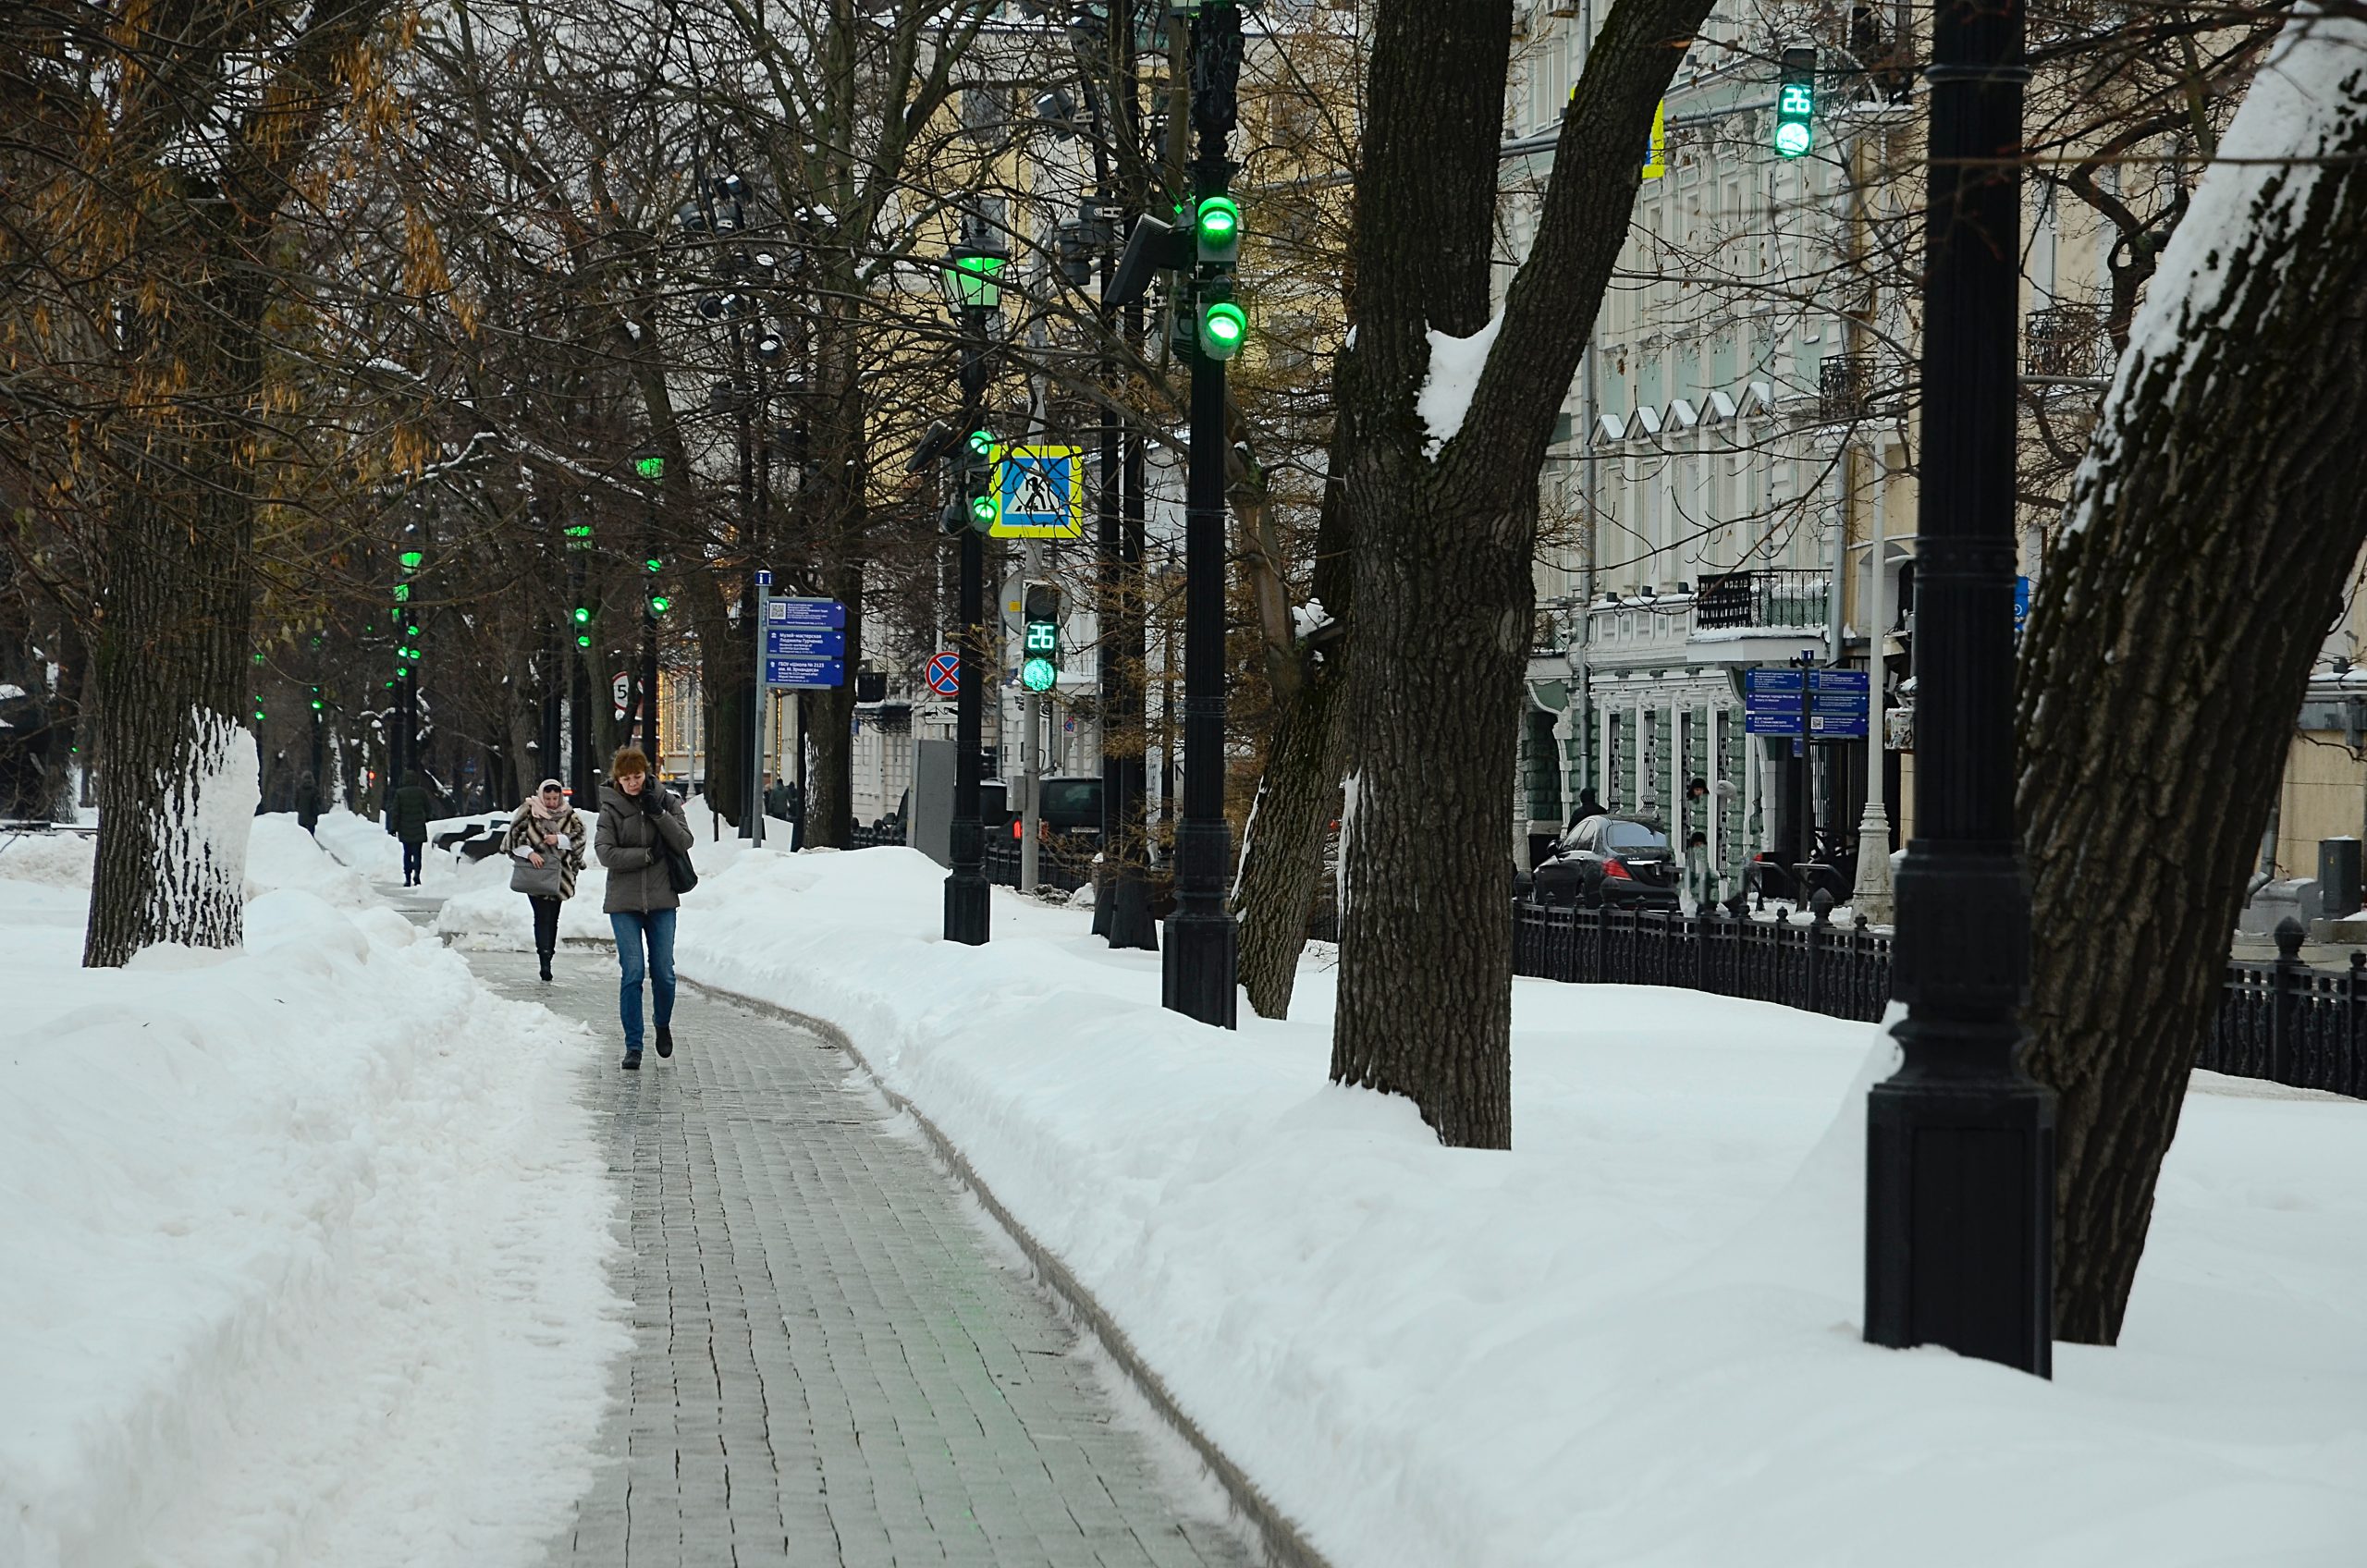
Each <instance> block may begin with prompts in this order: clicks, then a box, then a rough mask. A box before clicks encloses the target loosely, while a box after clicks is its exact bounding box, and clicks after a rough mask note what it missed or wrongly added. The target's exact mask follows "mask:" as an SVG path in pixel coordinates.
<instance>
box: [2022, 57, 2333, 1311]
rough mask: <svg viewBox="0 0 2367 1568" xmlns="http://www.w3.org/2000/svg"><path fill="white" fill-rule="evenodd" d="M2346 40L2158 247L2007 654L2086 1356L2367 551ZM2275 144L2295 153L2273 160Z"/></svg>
mask: <svg viewBox="0 0 2367 1568" xmlns="http://www.w3.org/2000/svg"><path fill="white" fill-rule="evenodd" d="M2361 43H2367V26H2362V25H2361V23H2359V22H2356V21H2329V20H2326V19H2324V18H2301V19H2298V20H2297V21H2295V22H2294V23H2293V24H2292V26H2291V27H2290V28H2289V29H2288V31H2287V34H2286V40H2285V43H2283V44H2281V45H2280V48H2281V50H2282V56H2281V58H2279V59H2277V60H2275V61H2273V62H2272V63H2271V64H2270V65H2268V66H2267V67H2263V70H2262V71H2261V73H2260V76H2259V78H2258V80H2257V81H2256V82H2255V84H2254V85H2253V87H2252V89H2251V95H2250V99H2249V100H2248V101H2247V102H2246V104H2244V106H2243V108H2242V110H2241V111H2240V112H2239V114H2238V117H2237V119H2236V122H2235V125H2234V127H2233V128H2232V129H2231V130H2230V131H2229V134H2228V136H2227V139H2226V153H2227V155H2228V157H2229V158H2230V159H2233V160H2258V161H2256V162H2250V163H2247V162H2242V161H2237V162H2231V163H2229V164H2226V165H2219V166H2216V167H2214V168H2213V169H2212V170H2211V171H2210V172H2209V174H2207V175H2206V176H2205V177H2204V179H2203V182H2202V184H2201V188H2200V190H2198V192H2197V194H2196V200H2195V204H2194V207H2193V209H2192V210H2191V212H2189V214H2188V216H2187V218H2186V220H2185V222H2184V223H2183V224H2182V225H2181V226H2180V227H2179V229H2178V231H2177V236H2176V237H2175V238H2174V239H2173V240H2172V241H2171V244H2170V248H2169V250H2168V251H2166V252H2165V255H2164V258H2163V263H2162V268H2161V272H2160V275H2159V276H2158V278H2157V279H2156V282H2155V286H2154V290H2153V293H2152V296H2151V298H2150V299H2149V300H2147V301H2146V303H2145V306H2144V308H2143V310H2142V311H2141V312H2140V315H2139V317H2138V321H2137V325H2136V328H2135V331H2134V333H2133V335H2132V346H2131V348H2130V349H2129V352H2128V359H2127V360H2126V361H2125V362H2124V363H2123V364H2122V366H2121V369H2120V373H2119V374H2118V376H2117V378H2116V383H2115V385H2114V387H2113V391H2112V395H2111V397H2110V399H2109V401H2108V403H2107V406H2106V409H2105V412H2104V417H2103V423H2102V425H2101V427H2100V429H2099V431H2098V433H2097V435H2096V438H2095V447H2094V448H2093V450H2092V451H2091V455H2090V458H2089V461H2088V463H2087V465H2086V466H2085V467H2084V468H2083V469H2082V470H2081V472H2080V474H2079V479H2078V481H2077V482H2076V483H2075V485H2074V488H2073V493H2072V498H2071V502H2070V507H2069V513H2068V516H2069V519H2070V521H2069V522H2068V524H2067V527H2066V529H2065V531H2064V533H2063V538H2062V543H2061V544H2060V545H2057V546H2056V549H2055V553H2054V558H2053V559H2052V560H2051V561H2050V562H2049V563H2048V566H2047V570H2046V571H2045V573H2044V574H2043V576H2042V579H2041V584H2040V591H2039V597H2038V602H2037V604H2036V606H2034V608H2033V613H2032V619H2031V630H2030V641H2029V644H2028V646H2027V648H2026V650H2025V653H2024V656H2023V659H2022V664H2021V671H2020V685H2019V708H2020V711H2019V723H2020V741H2021V759H2022V760H2021V778H2020V782H2019V788H2018V791H2017V802H2016V803H2017V811H2018V813H2019V815H2020V818H2021V822H2022V825H2023V830H2024V837H2025V844H2026V849H2027V852H2028V855H2029V859H2030V870H2031V875H2032V883H2033V887H2032V892H2033V910H2034V914H2035V918H2036V925H2037V928H2038V929H2039V930H2040V931H2042V932H2044V933H2046V934H2047V935H2046V937H2045V939H2043V940H2042V941H2041V942H2039V943H2038V944H2037V947H2036V951H2035V953H2034V960H2035V962H2034V968H2033V974H2032V977H2031V997H2030V1007H2029V1011H2028V1013H2027V1020H2028V1023H2029V1024H2030V1029H2031V1032H2032V1035H2033V1036H2034V1039H2033V1044H2032V1046H2031V1048H2030V1059H2029V1062H2030V1071H2031V1072H2032V1073H2033V1074H2034V1075H2035V1076H2037V1077H2038V1078H2039V1079H2040V1080H2041V1081H2042V1082H2044V1083H2047V1084H2052V1085H2053V1086H2054V1091H2055V1093H2056V1095H2057V1096H2059V1099H2058V1108H2057V1123H2056V1128H2057V1131H2056V1147H2057V1158H2058V1162H2059V1163H2058V1166H2057V1200H2058V1201H2057V1216H2058V1217H2057V1220H2056V1225H2055V1253H2056V1258H2055V1275H2054V1278H2055V1336H2056V1337H2057V1338H2058V1339H2064V1340H2070V1341H2079V1342H2085V1343H2100V1344H2110V1343H2112V1342H2114V1341H2115V1340H2116V1338H2117V1337H2118V1335H2119V1332H2120V1325H2121V1318H2122V1315H2123V1313H2124V1312H2125V1310H2126V1309H2127V1306H2128V1292H2129V1289H2130V1286H2131V1284H2132V1283H2133V1281H2134V1280H2135V1278H2136V1271H2137V1264H2138V1259H2139V1256H2140V1254H2141V1253H2142V1251H2143V1249H2144V1244H2145V1233H2146V1229H2147V1225H2148V1223H2149V1221H2150V1219H2151V1217H2152V1204H2153V1189H2154V1183H2155V1181H2156V1179H2157V1178H2158V1177H2159V1175H2160V1171H2161V1165H2162V1158H2163V1156H2164V1155H2165V1153H2166V1152H2167V1151H2168V1148H2169V1145H2170V1139H2171V1136H2172V1134H2173V1133H2175V1132H2176V1130H2177V1118H2178V1110H2179V1105H2180V1102H2181V1099H2182V1097H2183V1096H2184V1094H2185V1092H2186V1086H2187V1077H2188V1073H2189V1070H2190V1069H2191V1068H2192V1066H2193V1063H2194V1060H2195V1056H2196V1053H2197V1052H2198V1051H2199V1050H2200V1049H2201V1045H2202V1042H2203V1040H2204V1039H2205V1038H2206V1037H2207V1035H2208V1032H2209V1030H2210V1027H2211V1023H2212V1019H2213V1016H2214V1011H2215V1009H2216V1007H2217V1004H2218V998H2219V992H2220V985H2221V975H2222V973H2223V971H2224V969H2225V966H2226V944H2227V932H2228V930H2229V928H2230V927H2231V926H2232V925H2234V924H2235V918H2236V912H2237V909H2238V906H2239V905H2240V903H2241V901H2242V897H2243V888H2244V882H2245V877H2246V875H2247V873H2248V871H2249V869H2250V863H2251V857H2252V851H2253V849H2254V847H2255V845H2256V844H2257V842H2258V839H2259V834H2260V829H2261V823H2262V821H2263V817H2264V816H2265V815H2266V813H2267V810H2268V806H2269V802H2270V800H2271V798H2272V795H2273V792H2274V790H2275V780H2276V778H2277V777H2278V774H2279V768H2280V764H2281V762H2282V759H2283V757H2284V755H2285V753H2286V749H2287V746H2288V745H2289V744H2290V743H2291V740H2292V732H2293V716H2294V713H2295V710H2296V708H2297V707H2298V705H2299V704H2300V699H2301V696H2302V693H2303V691H2304V689H2305V686H2306V683H2307V680H2308V677H2309V672H2310V668H2311V665H2312V661H2313V659H2314V658H2315V656H2316V655H2317V653H2318V650H2319V648H2320V645H2321V643H2322V642H2323V640H2324V635H2325V631H2326V629H2327V628H2328V627H2329V626H2330V625H2332V624H2333V623H2334V621H2335V619H2336V615H2337V614H2338V612H2339V610H2340V606H2341V591H2342V587H2343V584H2344V582H2346V581H2347V579H2348V577H2349V572H2350V570H2351V568H2352V566H2353V564H2354V563H2355V561H2356V560H2357V558H2358V556H2359V553H2360V549H2361V543H2362V537H2363V536H2367V513H2362V512H2361V509H2360V507H2359V496H2360V495H2361V493H2362V491H2367V439H2362V433H2361V429H2360V425H2361V414H2360V410H2361V408H2362V407H2367V312H2361V309H2360V307H2359V303H2358V301H2359V300H2360V299H2361V297H2362V293H2367V165H2362V164H2361V161H2360V160H2361V156H2362V155H2367V92H2362V86H2361V84H2362V80H2367V65H2362V63H2361V62H2362V61H2367V55H2362V54H2361V52H2360V46H2361ZM2294 156H2300V157H2302V158H2304V159H2310V158H2314V159H2318V160H2322V162H2319V163H2317V164H2314V165H2313V164H2312V163H2309V162H2301V163H2296V164H2292V165H2280V164H2278V163H2277V162H2275V160H2278V159H2281V158H2287V157H2294Z"/></svg>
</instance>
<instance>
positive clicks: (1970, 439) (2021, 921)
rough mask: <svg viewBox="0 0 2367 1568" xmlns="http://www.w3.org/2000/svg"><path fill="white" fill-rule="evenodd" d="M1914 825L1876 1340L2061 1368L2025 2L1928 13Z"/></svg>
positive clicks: (1871, 1195)
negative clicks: (2025, 551)
mask: <svg viewBox="0 0 2367 1568" xmlns="http://www.w3.org/2000/svg"><path fill="white" fill-rule="evenodd" d="M1925 74H1926V75H1927V77H1928V78H1929V80H1930V81H1931V85H1932V131H1931V148H1932V185H1931V208H1930V218H1929V241H1930V260H1929V263H1928V265H1927V268H1926V270H1925V273H1924V283H1923V389H1924V398H1925V408H1924V418H1923V454H1922V456H1923V484H1922V496H1923V501H1922V517H1921V521H1920V526H1919V535H1920V538H1919V552H1918V559H1917V563H1916V594H1917V598H1916V621H1917V625H1916V638H1915V668H1916V692H1917V701H1916V766H1915V827H1916V835H1915V839H1914V840H1913V842H1912V843H1911V844H1909V846H1908V848H1907V860H1906V862H1905V864H1904V865H1902V867H1901V868H1900V871H1899V875H1898V888H1897V898H1898V936H1897V940H1896V944H1895V948H1894V949H1893V950H1894V953H1895V962H1894V971H1893V973H1894V974H1895V986H1896V991H1897V995H1898V997H1899V999H1900V1000H1902V1001H1904V1002H1905V1003H1906V1004H1907V1018H1906V1020H1905V1022H1903V1023H1900V1024H1899V1025H1898V1027H1897V1031H1896V1033H1897V1038H1898V1041H1899V1044H1900V1047H1902V1050H1903V1052H1904V1055H1905V1064H1904V1065H1903V1066H1902V1067H1901V1068H1900V1070H1899V1072H1898V1073H1897V1075H1896V1076H1895V1077H1893V1078H1891V1079H1890V1080H1889V1081H1887V1082H1886V1083H1883V1084H1877V1085H1876V1086H1875V1087H1874V1090H1873V1092H1872V1094H1871V1096H1870V1098H1869V1102H1868V1105H1867V1147H1866V1338H1867V1339H1868V1340H1869V1341H1871V1342H1873V1343H1875V1344H1882V1345H1894V1346H1906V1345H1919V1344H1936V1345H1945V1346H1947V1347H1948V1348H1949V1349H1951V1350H1954V1351H1956V1353H1958V1354H1963V1355H1972V1356H1979V1357H1981V1358H1983V1359H1985V1360H1990V1361H1997V1362H2002V1363H2004V1364H2005V1365H2006V1366H2013V1367H2017V1368H2018V1369H2020V1370H2022V1371H2026V1372H2034V1373H2037V1374H2038V1375H2039V1376H2041V1377H2046V1376H2050V1375H2051V1372H2052V1366H2053V1343H2052V1340H2053V1335H2052V1327H2053V1314H2052V1295H2053V1285H2054V1280H2053V1275H2054V1256H2053V1254H2054V1097H2053V1096H2052V1095H2051V1094H2050V1093H2049V1092H2048V1091H2047V1090H2046V1089H2044V1088H2043V1087H2042V1086H2041V1085H2040V1084H2036V1083H2034V1082H2033V1081H2031V1079H2030V1077H2029V1076H2028V1075H2027V1074H2025V1073H2024V1072H2022V1070H2021V1066H2020V1056H2021V1049H2022V1044H2023V1039H2024V1036H2023V1034H2022V1029H2021V1025H2020V1023H2019V1021H2018V1010H2019V1008H2020V1006H2021V1004H2022V1002H2023V1000H2024V999H2025V997H2026V995H2027V993H2028V990H2029V977H2030V892H2029V888H2028V887H2027V885H2026V883H2025V881H2024V878H2023V874H2022V865H2021V859H2020V855H2019V852H2018V851H2017V840H2016V835H2015V829H2014V770H2013V762H2014V728H2013V711H2012V704H2013V678H2014V644H2013V624H2014V617H2013V579H2014V484H2015V466H2014V465H2015V445H2014V442H2015V386H2014V355H2015V346H2016V343H2017V340H2018V334H2017V330H2016V329H2017V321H2016V315H2017V304H2018V285H2019V280H2018V277H2017V261H2016V258H2017V256H2018V255H2019V253H2020V252H2019V249H2018V245H2017V231H2018V223H2019V205H2018V203H2019V202H2020V197H2021V185H2020V176H2019V172H2018V157H2019V153H2020V143H2021V134H2022V129H2021V126H2022V85H2023V83H2024V81H2025V80H2027V78H2028V75H2029V73H2028V71H2027V70H2026V69H2025V68H2024V67H2023V65H2022V4H2021V0H1938V3H1937V4H1936V5H1935V6H1934V24H1933V28H1932V65H1931V67H1930V68H1929V70H1928V71H1927V72H1926V73H1925Z"/></svg>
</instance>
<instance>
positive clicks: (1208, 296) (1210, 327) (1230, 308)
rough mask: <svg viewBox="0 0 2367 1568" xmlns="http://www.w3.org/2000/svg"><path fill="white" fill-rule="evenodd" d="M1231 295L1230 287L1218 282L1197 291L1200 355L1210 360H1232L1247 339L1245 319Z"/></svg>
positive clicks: (1247, 324)
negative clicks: (1198, 299) (1198, 294)
mask: <svg viewBox="0 0 2367 1568" xmlns="http://www.w3.org/2000/svg"><path fill="white" fill-rule="evenodd" d="M1232 295H1233V289H1232V288H1231V287H1230V286H1229V285H1226V284H1222V283H1209V284H1203V285H1201V288H1200V300H1201V302H1200V352H1202V353H1204V354H1206V355H1208V358H1210V359H1212V360H1229V359H1231V358H1233V355H1235V354H1238V353H1239V352H1241V346H1242V344H1243V343H1245V342H1246V341H1248V338H1249V317H1248V316H1247V315H1246V314H1245V313H1244V312H1243V311H1242V309H1241V307H1240V306H1239V305H1236V304H1234V303H1233V299H1232Z"/></svg>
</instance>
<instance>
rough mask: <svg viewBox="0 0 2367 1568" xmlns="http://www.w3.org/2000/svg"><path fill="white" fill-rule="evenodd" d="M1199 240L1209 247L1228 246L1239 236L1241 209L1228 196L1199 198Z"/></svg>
mask: <svg viewBox="0 0 2367 1568" xmlns="http://www.w3.org/2000/svg"><path fill="white" fill-rule="evenodd" d="M1198 223H1199V229H1200V238H1201V239H1205V240H1207V241H1208V243H1209V244H1211V245H1230V244H1232V243H1233V240H1234V239H1238V238H1239V237H1240V234H1241V207H1240V204H1239V203H1238V202H1234V201H1233V198H1232V197H1230V196H1203V197H1201V198H1200V214H1199V219H1198Z"/></svg>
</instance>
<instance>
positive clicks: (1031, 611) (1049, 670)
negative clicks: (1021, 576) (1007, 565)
mask: <svg viewBox="0 0 2367 1568" xmlns="http://www.w3.org/2000/svg"><path fill="white" fill-rule="evenodd" d="M1020 606H1021V613H1020V627H1021V641H1020V649H1021V653H1022V655H1023V658H1022V661H1021V663H1020V666H1019V683H1020V684H1021V685H1022V686H1024V687H1025V688H1026V689H1027V690H1028V691H1030V692H1049V691H1050V690H1051V689H1052V682H1053V681H1054V680H1056V679H1058V677H1059V675H1060V670H1061V591H1060V590H1059V589H1057V588H1055V587H1053V586H1052V585H1051V584H1050V583H1049V582H1030V583H1029V584H1027V586H1026V587H1025V589H1024V590H1023V591H1022V593H1021V594H1020Z"/></svg>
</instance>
